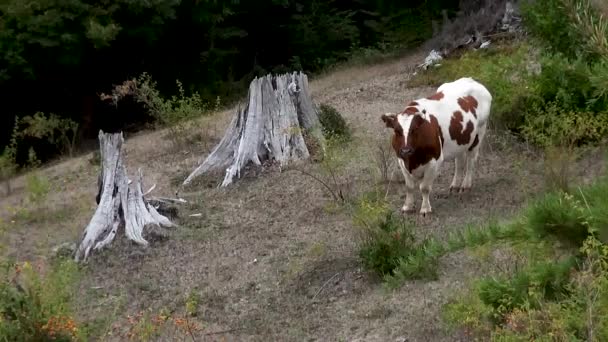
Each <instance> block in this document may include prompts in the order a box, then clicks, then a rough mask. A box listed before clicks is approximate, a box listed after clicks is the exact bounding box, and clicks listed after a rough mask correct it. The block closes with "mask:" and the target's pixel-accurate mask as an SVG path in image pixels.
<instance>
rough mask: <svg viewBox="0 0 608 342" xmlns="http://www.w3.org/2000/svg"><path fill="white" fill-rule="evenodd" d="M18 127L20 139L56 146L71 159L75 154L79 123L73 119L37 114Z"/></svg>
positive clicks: (21, 121) (28, 117) (22, 120)
mask: <svg viewBox="0 0 608 342" xmlns="http://www.w3.org/2000/svg"><path fill="white" fill-rule="evenodd" d="M16 125H18V126H17V127H19V137H21V138H23V137H32V138H37V139H41V140H43V141H47V142H49V143H50V144H52V145H54V146H56V147H57V148H59V149H60V151H61V152H62V153H67V154H68V155H69V156H70V157H71V156H72V155H73V154H74V148H75V146H76V137H77V133H78V123H76V122H75V121H73V120H71V119H66V118H61V117H59V116H58V115H56V114H52V113H51V114H50V115H46V114H44V113H42V112H37V113H35V114H34V115H32V116H29V115H28V116H25V117H23V118H21V120H20V121H19V122H18V123H17V124H16ZM19 125H22V126H23V127H21V126H19Z"/></svg>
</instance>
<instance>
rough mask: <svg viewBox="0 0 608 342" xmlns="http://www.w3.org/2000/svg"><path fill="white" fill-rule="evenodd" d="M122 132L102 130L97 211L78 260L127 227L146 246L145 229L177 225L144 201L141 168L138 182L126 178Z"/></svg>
mask: <svg viewBox="0 0 608 342" xmlns="http://www.w3.org/2000/svg"><path fill="white" fill-rule="evenodd" d="M123 143H124V138H123V135H122V133H115V134H106V133H103V132H102V131H99V147H100V150H101V175H100V177H99V179H98V185H99V193H98V195H97V198H96V200H97V203H98V206H97V210H96V211H95V214H94V215H93V217H92V218H91V221H90V222H89V224H88V226H87V227H86V228H85V230H84V233H83V238H82V241H81V242H80V246H79V247H78V250H77V251H76V253H75V259H76V261H81V260H82V261H84V260H86V259H87V258H88V256H89V254H90V253H91V250H97V249H101V248H103V247H105V246H108V245H109V244H110V243H111V242H112V241H113V240H114V238H115V237H116V235H117V234H118V230H119V228H121V227H122V228H124V231H125V235H126V236H127V238H129V239H130V240H132V241H134V242H135V243H137V244H140V245H143V246H147V245H148V241H146V240H145V239H144V238H143V230H144V228H147V227H150V226H157V227H158V229H161V227H164V228H168V227H173V226H175V225H174V224H173V223H171V221H169V219H168V218H167V217H165V216H163V215H161V214H159V213H158V212H157V210H156V209H155V208H154V207H153V206H152V205H151V204H150V203H148V201H147V200H146V199H145V198H144V193H143V191H142V182H143V175H142V172H141V169H139V170H138V175H137V178H136V180H135V182H132V181H131V180H129V179H128V177H127V170H126V167H125V166H124V162H123V158H122V157H123V149H122V145H123Z"/></svg>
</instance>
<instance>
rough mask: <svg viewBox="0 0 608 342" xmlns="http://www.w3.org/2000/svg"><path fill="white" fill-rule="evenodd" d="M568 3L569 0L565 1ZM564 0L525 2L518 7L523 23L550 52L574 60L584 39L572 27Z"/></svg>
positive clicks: (528, 0) (531, 0)
mask: <svg viewBox="0 0 608 342" xmlns="http://www.w3.org/2000/svg"><path fill="white" fill-rule="evenodd" d="M565 1H569V0H565ZM563 4H564V0H526V1H522V3H521V5H520V9H521V14H522V19H523V23H524V25H525V26H526V28H527V29H528V31H530V33H532V34H533V35H534V36H535V37H537V38H539V40H540V41H541V42H543V43H544V45H545V47H547V48H549V49H550V50H551V51H552V52H557V53H563V54H564V55H566V56H568V57H569V58H576V57H577V56H578V55H579V53H580V52H581V50H582V47H583V46H584V44H585V43H584V41H585V40H584V39H583V37H582V36H581V35H580V33H579V32H578V31H577V30H574V29H573V27H572V20H571V19H570V17H569V15H568V11H567V10H566V8H565V7H564V5H563Z"/></svg>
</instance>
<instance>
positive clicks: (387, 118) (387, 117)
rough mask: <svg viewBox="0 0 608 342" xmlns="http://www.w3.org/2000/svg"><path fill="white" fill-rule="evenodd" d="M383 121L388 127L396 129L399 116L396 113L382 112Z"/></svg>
mask: <svg viewBox="0 0 608 342" xmlns="http://www.w3.org/2000/svg"><path fill="white" fill-rule="evenodd" d="M382 121H384V124H385V125H386V127H388V128H393V129H394V128H395V121H397V116H396V115H395V114H390V113H386V114H382Z"/></svg>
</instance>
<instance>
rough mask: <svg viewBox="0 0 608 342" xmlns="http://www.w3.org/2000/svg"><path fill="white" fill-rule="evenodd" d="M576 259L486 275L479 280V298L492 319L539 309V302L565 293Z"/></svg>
mask: <svg viewBox="0 0 608 342" xmlns="http://www.w3.org/2000/svg"><path fill="white" fill-rule="evenodd" d="M574 265H575V259H574V258H569V259H567V260H565V261H562V262H558V263H556V262H547V263H539V264H536V265H533V266H531V267H529V268H528V269H526V270H523V271H520V272H518V273H516V274H515V275H513V276H510V277H508V278H507V277H501V278H485V279H482V280H481V281H480V283H479V289H478V291H479V298H480V299H481V301H482V302H483V303H484V304H485V305H488V306H489V307H490V308H491V310H492V317H491V319H493V320H495V321H496V322H501V321H502V320H504V318H505V315H506V314H508V313H511V312H512V311H513V310H514V309H516V308H517V309H522V308H524V307H526V308H538V307H539V305H540V303H541V302H542V301H554V300H557V299H560V298H562V297H563V296H565V295H567V291H566V285H567V284H568V281H569V276H570V270H571V269H572V268H573V267H574Z"/></svg>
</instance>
